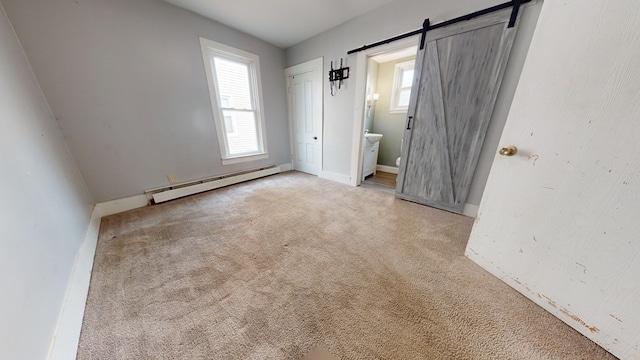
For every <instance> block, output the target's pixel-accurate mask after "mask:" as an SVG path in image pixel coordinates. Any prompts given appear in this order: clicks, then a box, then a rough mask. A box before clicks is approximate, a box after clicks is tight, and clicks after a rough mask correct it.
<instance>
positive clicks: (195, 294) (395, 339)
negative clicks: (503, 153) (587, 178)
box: [78, 172, 613, 360]
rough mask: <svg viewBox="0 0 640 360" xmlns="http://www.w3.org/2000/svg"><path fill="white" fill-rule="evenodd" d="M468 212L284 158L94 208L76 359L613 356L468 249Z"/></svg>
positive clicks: (582, 357) (602, 357)
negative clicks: (277, 166)
mask: <svg viewBox="0 0 640 360" xmlns="http://www.w3.org/2000/svg"><path fill="white" fill-rule="evenodd" d="M472 225H473V219H470V218H467V217H464V216H460V215H455V214H452V213H447V212H443V211H439V210H436V209H432V208H429V207H425V206H421V205H417V204H414V203H410V202H406V201H402V200H397V199H395V198H394V197H393V196H391V195H388V194H384V193H381V192H376V191H374V190H371V189H365V188H353V187H349V186H346V185H342V184H339V183H335V182H331V181H327V180H323V179H319V178H316V177H313V176H309V175H306V174H302V173H298V172H288V173H284V174H279V175H274V176H270V177H267V178H263V179H259V180H255V181H251V182H247V183H243V184H239V185H235V186H230V187H227V188H223V189H218V190H215V191H211V192H208V193H204V194H200V195H196V196H191V197H187V198H183V199H179V200H175V201H172V202H169V203H164V204H159V205H154V206H149V207H145V208H141V209H136V210H133V211H129V212H126V213H122V214H117V215H113V216H109V217H105V218H103V219H102V224H101V228H100V235H99V239H98V246H97V250H96V256H95V262H94V268H93V273H92V278H91V285H90V289H89V296H88V299H87V306H86V310H85V315H84V320H83V326H82V333H81V338H80V344H79V347H78V359H296V360H298V359H300V358H302V357H303V356H304V355H305V354H307V353H308V352H309V351H310V350H311V349H313V348H316V347H322V348H325V349H327V350H328V351H329V352H330V353H331V354H333V355H334V356H335V357H337V358H340V359H609V358H610V359H613V357H612V356H611V355H610V354H608V353H607V352H606V351H604V350H603V349H602V348H600V347H598V346H597V345H596V344H595V343H593V342H591V341H590V340H588V339H587V338H585V337H583V336H582V335H581V334H579V333H578V332H576V331H574V330H573V329H571V328H570V327H569V326H567V325H566V324H564V323H562V322H561V321H559V320H558V319H556V318H555V317H553V316H552V315H551V314H549V313H547V312H546V311H545V310H543V309H542V308H540V307H538V306H537V305H535V304H534V303H532V302H531V301H529V300H528V299H526V298H525V297H524V296H522V295H521V294H519V293H518V292H516V291H515V290H513V289H512V288H510V287H509V286H507V285H506V284H504V283H503V282H501V281H500V280H499V279H497V278H495V277H493V276H492V275H490V274H489V273H487V272H486V271H484V270H483V269H481V268H480V267H479V266H477V265H475V264H474V263H473V262H471V261H470V260H469V259H467V258H466V257H465V256H464V249H465V245H466V242H467V239H468V236H469V233H470V230H471V227H472Z"/></svg>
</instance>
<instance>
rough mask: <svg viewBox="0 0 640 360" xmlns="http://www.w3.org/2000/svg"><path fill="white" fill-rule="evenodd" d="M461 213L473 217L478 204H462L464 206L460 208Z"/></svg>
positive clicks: (476, 211) (476, 213) (476, 212)
mask: <svg viewBox="0 0 640 360" xmlns="http://www.w3.org/2000/svg"><path fill="white" fill-rule="evenodd" d="M462 215H465V216H468V217H472V218H475V217H476V215H478V205H474V204H469V203H466V204H464V208H462Z"/></svg>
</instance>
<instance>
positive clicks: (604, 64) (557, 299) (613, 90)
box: [466, 0, 640, 359]
mask: <svg viewBox="0 0 640 360" xmlns="http://www.w3.org/2000/svg"><path fill="white" fill-rule="evenodd" d="M638 58H640V7H638V2H637V0H624V1H623V0H620V1H615V2H606V1H600V0H565V1H547V2H545V4H544V6H543V9H542V12H541V14H540V21H539V24H538V28H537V29H536V33H535V35H534V37H533V40H532V42H531V49H530V51H529V55H528V57H527V61H526V63H525V66H524V69H523V71H522V77H521V80H520V84H519V85H518V89H517V91H516V95H515V98H514V100H513V106H512V108H511V111H510V113H509V116H508V120H507V123H506V125H505V128H504V132H503V135H502V140H501V145H502V146H507V145H516V146H517V147H518V154H516V155H515V156H512V157H503V156H499V157H498V158H496V160H495V162H494V163H493V167H492V169H491V174H490V176H489V181H488V182H487V187H486V191H485V194H484V196H483V198H482V203H481V204H480V210H479V212H478V217H477V219H476V224H475V226H474V228H473V231H472V234H471V237H470V239H469V243H468V246H467V251H466V254H467V256H469V257H470V258H471V259H473V260H474V261H475V262H477V263H478V264H480V265H481V266H482V267H484V268H485V269H487V270H488V271H490V272H491V273H492V274H495V275H496V276H498V277H500V278H501V279H502V280H504V281H505V282H506V283H507V284H509V285H511V286H512V287H514V288H515V289H517V290H518V291H520V292H521V293H522V294H523V295H525V296H527V297H528V298H530V299H531V300H532V301H534V302H536V303H537V304H539V305H540V306H542V307H543V308H545V309H546V310H547V311H549V312H550V313H552V314H554V315H556V316H557V317H558V318H560V319H561V320H563V321H565V322H566V323H567V324H569V325H570V326H572V327H574V328H575V329H576V330H577V331H579V332H581V333H582V334H584V335H585V336H586V337H588V338H590V339H592V340H593V341H595V342H596V343H598V344H600V345H601V346H603V347H604V348H605V349H607V350H609V351H610V352H612V353H613V354H614V355H616V356H617V357H619V358H621V359H640V279H639V276H640V227H639V226H638V219H639V217H640V156H639V154H640V141H639V139H640V66H638Z"/></svg>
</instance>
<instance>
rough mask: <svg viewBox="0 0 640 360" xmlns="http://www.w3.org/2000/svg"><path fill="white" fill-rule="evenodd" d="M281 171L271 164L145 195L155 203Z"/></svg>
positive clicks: (161, 189)
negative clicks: (258, 168) (149, 196)
mask: <svg viewBox="0 0 640 360" xmlns="http://www.w3.org/2000/svg"><path fill="white" fill-rule="evenodd" d="M282 171H284V170H283V169H282V167H280V166H272V167H268V168H263V169H260V170H254V171H248V172H243V173H236V174H231V175H225V176H218V177H214V178H209V179H204V180H198V181H192V182H188V183H182V184H176V185H172V186H168V187H165V188H159V189H153V190H147V191H146V193H147V195H152V197H153V201H154V202H155V203H156V204H157V203H162V202H165V201H169V200H174V199H178V198H181V197H185V196H189V195H193V194H197V193H201V192H205V191H209V190H214V189H218V188H221V187H224V186H229V185H234V184H238V183H241V182H245V181H249V180H254V179H258V178H261V177H265V176H269V175H273V174H277V173H280V172H282Z"/></svg>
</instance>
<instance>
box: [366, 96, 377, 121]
mask: <svg viewBox="0 0 640 360" xmlns="http://www.w3.org/2000/svg"><path fill="white" fill-rule="evenodd" d="M378 99H380V94H378V93H373V94H367V117H371V108H372V107H374V106H376V102H378Z"/></svg>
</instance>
